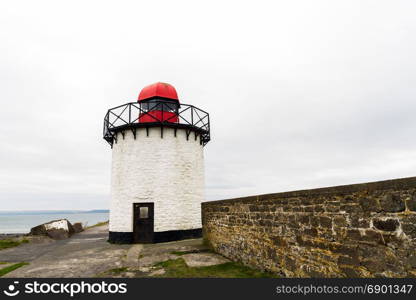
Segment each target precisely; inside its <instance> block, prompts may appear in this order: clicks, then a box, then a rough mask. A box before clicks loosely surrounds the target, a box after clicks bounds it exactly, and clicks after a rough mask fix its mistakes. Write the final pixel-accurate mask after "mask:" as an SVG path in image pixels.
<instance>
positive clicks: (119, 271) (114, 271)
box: [105, 267, 128, 274]
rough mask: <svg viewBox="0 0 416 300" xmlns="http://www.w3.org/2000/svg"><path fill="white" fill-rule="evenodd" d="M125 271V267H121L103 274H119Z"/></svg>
mask: <svg viewBox="0 0 416 300" xmlns="http://www.w3.org/2000/svg"><path fill="white" fill-rule="evenodd" d="M127 270H128V269H127V268H126V267H122V268H115V269H110V270H108V271H106V272H105V273H111V274H120V273H123V272H126V271H127Z"/></svg>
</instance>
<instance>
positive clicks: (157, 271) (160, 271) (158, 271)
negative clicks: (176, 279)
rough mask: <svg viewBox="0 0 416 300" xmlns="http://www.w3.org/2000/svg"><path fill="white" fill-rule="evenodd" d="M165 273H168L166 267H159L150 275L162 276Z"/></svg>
mask: <svg viewBox="0 0 416 300" xmlns="http://www.w3.org/2000/svg"><path fill="white" fill-rule="evenodd" d="M165 273H166V271H165V269H159V270H156V271H153V272H152V273H150V274H149V276H160V275H163V274H165Z"/></svg>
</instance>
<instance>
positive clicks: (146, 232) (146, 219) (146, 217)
mask: <svg viewBox="0 0 416 300" xmlns="http://www.w3.org/2000/svg"><path fill="white" fill-rule="evenodd" d="M133 212H134V213H133V242H134V243H153V220H154V219H153V217H154V205H153V203H133Z"/></svg>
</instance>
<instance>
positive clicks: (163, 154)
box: [109, 127, 204, 232]
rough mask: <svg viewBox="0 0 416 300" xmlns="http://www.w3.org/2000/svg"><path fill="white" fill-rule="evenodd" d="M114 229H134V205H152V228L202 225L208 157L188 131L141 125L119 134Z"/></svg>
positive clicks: (113, 181)
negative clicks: (206, 157) (149, 203)
mask: <svg viewBox="0 0 416 300" xmlns="http://www.w3.org/2000/svg"><path fill="white" fill-rule="evenodd" d="M112 156H113V157H112V170H111V172H112V173H111V202H110V224H109V225H110V228H109V230H110V231H112V232H132V231H133V203H142V202H153V203H154V231H155V232H162V231H169V230H187V229H195V228H201V202H202V201H203V200H204V157H203V146H202V145H201V144H200V140H199V137H197V138H196V139H195V136H194V133H193V132H191V134H190V135H189V137H188V139H187V138H186V131H185V130H184V129H177V133H176V137H175V134H174V130H173V129H172V128H164V129H163V137H162V136H161V128H160V127H155V128H149V135H148V136H147V133H146V129H145V128H138V129H137V132H136V139H134V137H133V134H132V132H131V131H130V130H126V131H125V132H124V138H123V136H122V134H121V133H118V134H117V143H115V144H114V145H113V150H112Z"/></svg>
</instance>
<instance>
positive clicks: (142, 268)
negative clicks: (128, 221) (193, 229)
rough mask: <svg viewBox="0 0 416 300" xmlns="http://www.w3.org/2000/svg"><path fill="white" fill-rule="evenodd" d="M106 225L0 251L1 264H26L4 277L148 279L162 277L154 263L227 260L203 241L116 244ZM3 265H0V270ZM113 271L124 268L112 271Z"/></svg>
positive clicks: (202, 263) (195, 263) (196, 263)
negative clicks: (118, 270)
mask: <svg viewBox="0 0 416 300" xmlns="http://www.w3.org/2000/svg"><path fill="white" fill-rule="evenodd" d="M107 238H108V225H104V226H99V227H93V228H90V229H87V230H85V231H84V232H81V233H78V234H75V235H73V236H72V237H71V238H69V239H66V240H60V241H54V240H51V239H49V238H46V237H37V238H34V239H32V240H31V242H30V243H27V244H22V245H20V246H18V247H14V248H9V249H6V250H1V251H0V261H2V262H10V263H13V262H14V263H17V262H28V263H29V265H27V266H23V267H21V268H19V269H17V270H15V271H13V272H10V273H8V274H6V275H5V276H4V277H20V278H22V277H37V278H45V277H55V278H56V277H58V278H60V277H72V278H74V277H97V276H98V277H149V276H156V275H161V274H163V272H164V270H161V269H160V268H155V267H154V264H156V263H158V262H161V261H166V260H169V259H176V258H179V257H181V258H183V259H184V260H185V262H186V264H188V266H190V267H197V266H209V265H216V264H222V263H225V262H227V261H228V260H227V259H225V258H223V257H222V256H220V255H217V254H214V253H208V252H207V250H208V249H206V247H205V246H204V245H203V244H202V239H192V240H184V241H176V242H170V243H160V244H145V245H142V244H135V245H116V244H110V243H108V242H107ZM4 266H6V265H0V268H2V267H4ZM112 269H123V271H120V272H115V273H114V272H111V271H110V270H112Z"/></svg>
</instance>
